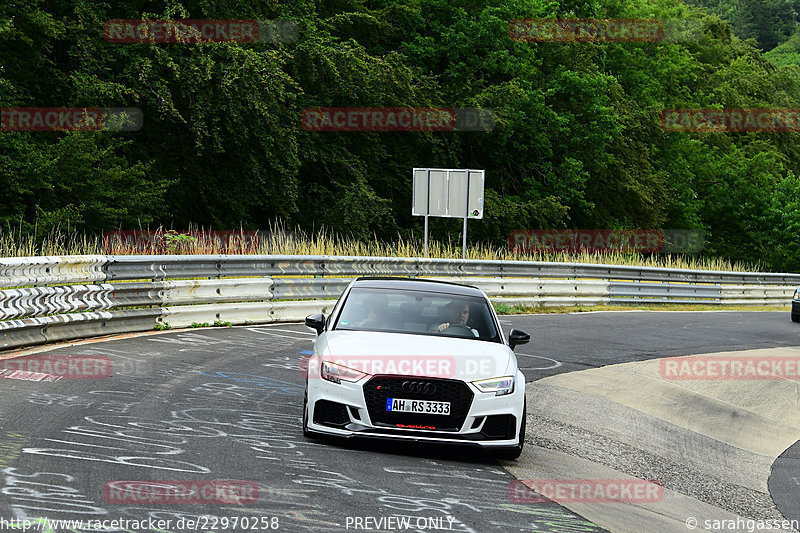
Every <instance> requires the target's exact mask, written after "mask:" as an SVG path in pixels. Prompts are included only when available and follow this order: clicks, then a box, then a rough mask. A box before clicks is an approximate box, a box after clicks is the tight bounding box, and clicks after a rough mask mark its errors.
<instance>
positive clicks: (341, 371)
mask: <svg viewBox="0 0 800 533" xmlns="http://www.w3.org/2000/svg"><path fill="white" fill-rule="evenodd" d="M319 374H320V376H321V377H322V379H325V380H328V381H332V382H333V383H341V382H342V381H353V382H355V381H358V380H359V379H361V378H363V377H364V376H366V375H367V374H366V373H365V372H361V371H359V370H353V369H352V368H347V367H346V366H342V365H337V364H336V363H329V362H327V361H323V362H322V368H320V371H319Z"/></svg>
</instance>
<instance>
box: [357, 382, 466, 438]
mask: <svg viewBox="0 0 800 533" xmlns="http://www.w3.org/2000/svg"><path fill="white" fill-rule="evenodd" d="M409 383H413V384H414V385H412V386H411V387H409V386H408V384H409ZM404 384H406V387H405V390H404ZM408 389H413V390H415V391H416V392H407V390H408ZM387 398H404V399H408V400H430V401H434V402H450V414H449V415H431V414H422V413H396V412H392V411H387V410H386V399H387ZM472 398H473V394H472V391H471V390H470V389H469V387H468V386H467V384H466V383H464V382H463V381H457V380H452V379H430V378H424V379H423V378H414V377H398V376H375V377H373V378H372V379H371V380H369V381H368V382H367V383H366V384H364V399H365V400H366V405H367V411H368V412H369V417H370V419H371V420H372V423H373V424H374V425H376V426H387V427H393V428H397V427H403V426H407V429H435V430H437V431H458V430H460V429H461V426H462V425H464V420H465V419H466V417H467V413H469V408H470V406H471V405H472Z"/></svg>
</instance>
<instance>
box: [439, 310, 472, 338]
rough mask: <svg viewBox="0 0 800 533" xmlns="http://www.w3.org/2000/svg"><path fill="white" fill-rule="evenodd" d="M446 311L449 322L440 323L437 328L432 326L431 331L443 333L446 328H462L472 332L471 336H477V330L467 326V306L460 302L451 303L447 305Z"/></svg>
mask: <svg viewBox="0 0 800 533" xmlns="http://www.w3.org/2000/svg"><path fill="white" fill-rule="evenodd" d="M447 311H448V316H449V317H450V321H449V322H442V323H441V324H439V325H438V326H434V327H433V328H432V329H433V330H434V331H439V332H441V331H444V330H446V329H447V328H451V327H459V326H461V327H464V328H466V329H468V330H469V331H471V332H472V334H473V335H475V336H476V337H477V336H478V330H476V329H473V328H471V327H469V326H468V325H467V322H468V321H469V304H466V303H460V302H451V303H449V304H447Z"/></svg>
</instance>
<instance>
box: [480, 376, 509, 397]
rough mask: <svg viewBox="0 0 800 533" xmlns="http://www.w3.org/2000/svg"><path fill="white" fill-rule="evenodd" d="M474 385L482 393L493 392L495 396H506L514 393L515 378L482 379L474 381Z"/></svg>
mask: <svg viewBox="0 0 800 533" xmlns="http://www.w3.org/2000/svg"><path fill="white" fill-rule="evenodd" d="M472 384H473V385H475V386H476V387H478V390H480V391H481V392H493V393H495V396H505V395H506V394H511V393H512V392H514V377H513V376H504V377H502V378H491V379H482V380H480V381H473V382H472Z"/></svg>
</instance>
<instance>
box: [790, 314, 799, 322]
mask: <svg viewBox="0 0 800 533" xmlns="http://www.w3.org/2000/svg"><path fill="white" fill-rule="evenodd" d="M792 322H800V315H796V314H794V313H792Z"/></svg>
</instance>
